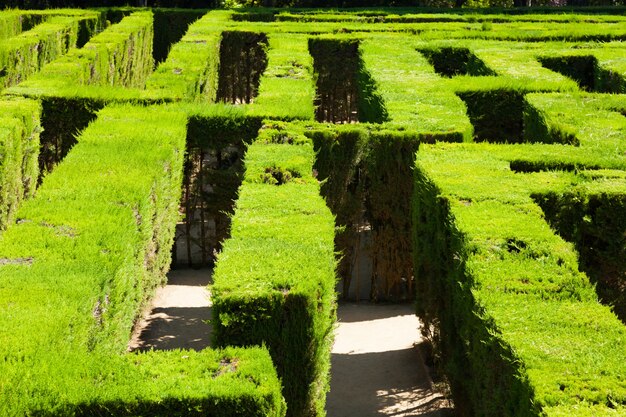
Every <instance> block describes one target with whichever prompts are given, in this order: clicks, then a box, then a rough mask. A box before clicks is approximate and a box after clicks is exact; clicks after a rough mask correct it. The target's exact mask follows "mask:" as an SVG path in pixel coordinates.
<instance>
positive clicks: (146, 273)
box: [0, 106, 285, 417]
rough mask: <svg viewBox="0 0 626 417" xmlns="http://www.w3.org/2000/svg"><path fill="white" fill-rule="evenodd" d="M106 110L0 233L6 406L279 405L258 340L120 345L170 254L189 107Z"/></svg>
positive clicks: (117, 409) (76, 411) (275, 410)
mask: <svg viewBox="0 0 626 417" xmlns="http://www.w3.org/2000/svg"><path fill="white" fill-rule="evenodd" d="M98 116H99V117H98V120H97V121H96V122H94V123H92V124H91V125H90V126H89V128H88V129H86V130H85V132H84V133H83V134H82V135H81V138H80V140H79V143H78V145H77V146H76V147H75V148H74V149H73V150H72V152H71V153H70V154H69V155H68V157H67V158H66V159H65V160H64V162H63V163H62V164H61V165H59V167H57V169H56V170H55V171H54V172H53V173H52V174H50V175H49V176H47V177H46V178H45V180H44V183H43V185H42V187H41V188H40V189H39V190H38V194H37V197H36V198H34V199H31V200H29V201H28V202H26V203H25V204H24V205H23V207H22V208H21V209H20V211H19V212H18V215H17V218H18V221H17V224H15V225H13V226H11V227H9V228H8V229H7V231H6V232H4V234H3V236H2V239H1V240H0V259H1V260H2V262H0V311H1V312H2V314H0V323H1V327H2V328H3V329H7V331H6V332H3V333H2V335H1V336H2V343H0V355H1V357H2V358H3V360H2V361H1V362H2V365H0V366H1V368H2V377H1V378H0V387H1V389H0V395H1V396H2V400H1V401H0V413H1V414H3V415H8V416H13V415H15V416H17V415H29V414H43V415H99V416H105V415H106V416H110V415H116V416H120V415H129V416H130V415H151V416H171V415H173V413H176V414H178V413H185V415H206V414H210V415H216V416H233V415H241V416H244V415H245V416H249V415H255V416H276V417H280V416H282V415H284V412H285V406H284V400H283V399H282V397H281V395H280V391H279V390H280V384H279V381H278V379H277V377H276V373H275V370H274V369H273V366H272V365H271V361H270V358H269V355H268V354H267V352H266V351H265V350H263V349H260V348H259V349H247V350H243V349H225V350H222V351H211V350H206V351H203V352H200V353H194V352H182V351H172V352H168V353H148V354H138V355H135V354H125V352H126V350H127V343H128V339H129V335H130V331H131V328H132V326H133V324H134V321H135V319H136V318H137V317H138V315H139V314H140V312H141V307H142V306H143V305H144V303H145V302H146V301H147V299H148V298H149V297H150V295H151V293H152V291H153V290H154V288H155V287H156V286H157V285H159V284H160V283H162V282H163V280H164V278H165V272H166V270H167V268H168V266H169V260H170V256H171V255H170V250H169V249H170V247H171V244H172V239H173V231H174V225H175V223H176V221H177V213H178V202H179V198H180V192H181V191H180V190H181V182H182V163H183V155H184V151H185V137H186V128H185V126H186V123H187V117H186V115H185V114H184V113H183V112H180V111H179V110H174V109H172V110H167V109H163V108H154V107H153V108H140V107H132V106H120V107H115V108H107V109H104V110H102V111H100V112H99V114H98Z"/></svg>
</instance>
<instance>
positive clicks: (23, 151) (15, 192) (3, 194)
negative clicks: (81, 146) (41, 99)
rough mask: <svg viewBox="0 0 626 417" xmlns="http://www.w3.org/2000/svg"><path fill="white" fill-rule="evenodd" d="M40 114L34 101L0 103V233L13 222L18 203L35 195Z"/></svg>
mask: <svg viewBox="0 0 626 417" xmlns="http://www.w3.org/2000/svg"><path fill="white" fill-rule="evenodd" d="M40 114H41V107H40V105H39V104H38V103H37V102H35V101H31V100H25V99H13V100H4V101H0V115H2V123H1V124H0V125H1V126H2V127H1V132H2V133H1V134H2V140H1V150H0V155H1V156H2V160H1V161H0V184H1V185H0V229H5V228H6V227H7V225H8V224H10V223H11V222H12V221H13V219H14V216H15V211H16V210H17V207H18V206H19V204H20V203H21V201H22V200H23V199H25V198H28V197H31V196H32V195H33V194H34V192H35V188H36V186H37V177H38V174H39V167H38V164H37V157H38V154H39V133H40V131H41V125H40V120H39V117H40Z"/></svg>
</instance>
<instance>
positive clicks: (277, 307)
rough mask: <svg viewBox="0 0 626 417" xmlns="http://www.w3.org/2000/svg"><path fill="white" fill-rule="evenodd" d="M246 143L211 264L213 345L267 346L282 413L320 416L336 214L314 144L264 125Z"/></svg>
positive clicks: (329, 337)
mask: <svg viewBox="0 0 626 417" xmlns="http://www.w3.org/2000/svg"><path fill="white" fill-rule="evenodd" d="M261 132H262V135H261V137H260V138H259V139H258V140H257V142H255V143H254V144H252V145H251V146H250V147H249V148H248V152H247V154H246V158H245V166H246V174H245V177H244V183H243V184H242V186H241V188H240V189H239V198H238V200H237V204H236V209H235V215H234V217H233V219H232V226H231V238H230V239H228V240H227V241H225V242H224V246H223V251H222V252H221V254H220V255H219V256H218V261H217V265H216V268H215V272H214V285H213V287H212V295H213V315H214V316H213V317H214V318H213V325H214V337H215V342H216V343H217V345H218V346H228V345H234V346H249V345H260V344H264V345H266V346H267V347H268V348H269V351H270V354H271V355H272V359H273V361H274V364H275V366H276V369H277V371H278V375H279V377H280V378H281V380H282V382H283V395H284V396H285V399H286V401H287V407H288V408H287V414H288V415H289V416H323V415H324V414H325V411H324V404H325V400H326V392H327V390H328V372H329V367H330V348H331V342H332V329H333V325H334V322H335V293H334V286H335V272H334V267H335V260H334V247H333V234H334V222H333V217H332V215H331V213H330V211H329V210H328V208H327V207H326V205H325V204H324V200H323V199H322V198H321V197H320V196H319V185H318V183H317V180H316V179H315V178H314V177H313V176H312V168H313V167H312V165H313V158H314V153H313V147H312V145H311V143H310V141H307V140H306V139H304V141H303V142H304V143H302V144H301V145H288V144H282V143H278V144H277V143H273V142H275V141H274V138H277V137H283V136H284V135H290V136H294V137H300V138H302V136H301V135H299V134H298V133H297V132H291V131H289V130H287V131H286V132H278V131H276V130H275V129H272V128H266V129H262V130H261Z"/></svg>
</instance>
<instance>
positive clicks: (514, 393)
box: [413, 144, 626, 416]
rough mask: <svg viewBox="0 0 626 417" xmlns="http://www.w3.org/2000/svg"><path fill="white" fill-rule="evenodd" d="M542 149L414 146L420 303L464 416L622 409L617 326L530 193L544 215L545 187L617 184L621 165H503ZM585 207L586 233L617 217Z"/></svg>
mask: <svg viewBox="0 0 626 417" xmlns="http://www.w3.org/2000/svg"><path fill="white" fill-rule="evenodd" d="M549 147H552V148H555V147H556V150H557V151H559V149H560V147H561V146H560V145H525V146H524V147H520V146H512V145H499V146H494V145H477V144H474V145H465V146H460V145H457V146H452V145H436V146H435V145H433V146H428V145H424V146H422V147H421V148H420V151H419V153H418V156H417V166H416V174H415V181H416V183H415V187H416V190H417V193H416V198H415V206H414V214H413V220H414V224H415V230H414V239H415V252H414V258H415V268H416V279H417V283H418V284H417V285H418V313H419V315H420V316H421V317H422V318H423V320H424V322H425V324H426V326H427V329H429V330H430V331H431V334H430V336H431V337H432V338H433V340H434V341H435V343H436V345H437V347H438V348H439V350H440V352H441V354H442V362H443V366H444V368H445V370H446V372H447V374H448V376H449V378H450V382H451V386H452V389H453V392H454V394H455V400H456V401H455V402H456V406H457V409H461V410H464V413H467V415H484V416H526V415H528V416H538V415H548V416H565V415H569V416H592V415H593V416H600V415H613V413H617V414H619V413H621V412H624V410H625V409H626V407H625V405H626V386H624V384H623V379H622V377H621V375H622V374H623V372H624V363H625V362H624V357H623V354H622V349H620V348H619V346H623V344H624V342H626V329H625V328H624V325H623V324H622V323H620V322H619V321H618V319H617V318H616V317H615V315H614V314H613V313H612V312H611V310H610V308H609V307H605V306H602V305H600V304H599V303H598V302H597V296H596V293H595V291H594V287H593V286H592V285H591V284H590V282H589V280H588V278H587V277H586V276H585V275H584V274H582V273H580V272H578V269H579V264H578V261H577V253H576V251H575V250H574V246H573V245H572V244H570V243H566V242H565V241H563V240H562V239H561V238H560V237H559V236H557V235H556V234H555V232H554V231H553V230H551V229H550V226H549V225H548V223H547V222H546V220H545V219H544V214H543V212H542V210H541V208H540V207H539V206H538V205H537V204H536V203H535V200H534V199H539V200H542V199H543V200H545V201H546V202H547V203H546V204H544V205H545V206H547V207H548V208H549V210H547V213H549V214H548V217H555V216H554V215H555V214H556V215H557V218H558V215H559V213H555V211H556V212H558V208H559V207H562V206H561V205H560V204H558V203H557V204H552V205H551V204H550V202H552V203H554V202H553V201H552V198H551V197H549V196H554V195H557V196H563V197H559V198H563V200H562V201H559V203H564V202H565V201H567V200H568V197H567V195H570V193H572V192H577V190H580V189H581V187H591V188H593V189H595V191H596V193H598V194H604V193H605V192H607V191H608V190H612V192H618V193H622V192H623V183H622V184H619V182H623V180H622V177H623V175H622V177H613V178H612V176H613V175H614V174H610V173H603V172H602V171H596V172H588V173H581V174H576V173H573V172H572V173H569V172H555V171H545V172H531V173H527V174H524V173H522V172H519V171H518V172H513V171H512V170H511V169H510V166H511V164H512V162H511V161H512V160H513V158H514V157H516V156H517V157H518V158H519V157H520V155H526V154H532V153H534V152H539V153H540V154H541V153H545V152H546V151H547V152H549V149H548V148H549ZM596 163H597V164H602V160H597V162H596ZM594 176H596V177H594ZM573 184H574V187H572V185H573ZM576 184H580V186H578V187H576ZM568 190H569V191H568ZM564 193H565V194H564ZM541 196H548V197H541ZM590 198H592V197H590ZM606 198H607V199H609V200H610V197H609V195H607V197H606ZM620 199H621V197H620ZM617 201H619V200H617ZM550 208H551V209H550ZM613 208H615V207H613ZM554 209H556V210H554ZM602 210H609V211H610V210H611V205H610V204H608V203H607V204H605V205H604V206H603V209H602ZM564 213H565V212H563V213H560V214H564ZM570 214H571V213H570ZM576 214H578V213H576ZM597 216H599V217H597ZM592 217H593V219H592V220H589V221H590V222H591V224H592V225H590V228H589V229H588V230H594V231H595V232H596V233H599V231H600V228H601V227H607V226H616V225H618V224H613V225H610V224H609V223H607V222H606V216H605V215H603V214H601V210H600V211H597V212H596V213H595V215H594V216H592ZM620 218H621V217H620ZM567 220H573V218H568V219H567ZM578 221H579V220H576V221H574V222H572V223H570V224H569V226H573V227H576V224H577V222H578ZM617 222H618V223H619V220H618V221H617ZM555 223H557V224H558V219H557V221H556V222H555ZM621 227H623V225H622V226H621ZM607 232H608V230H607ZM622 243H623V242H622ZM614 245H617V246H619V245H620V242H614ZM622 249H623V247H622ZM597 255H599V256H600V257H601V256H602V255H606V253H599V254H597ZM596 259H598V258H596ZM603 260H606V259H603ZM607 266H610V264H607Z"/></svg>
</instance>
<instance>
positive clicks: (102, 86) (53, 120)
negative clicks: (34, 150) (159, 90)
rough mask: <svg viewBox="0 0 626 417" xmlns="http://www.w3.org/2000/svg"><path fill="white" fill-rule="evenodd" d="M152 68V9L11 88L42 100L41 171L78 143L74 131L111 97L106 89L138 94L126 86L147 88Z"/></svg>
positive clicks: (50, 167) (133, 15)
mask: <svg viewBox="0 0 626 417" xmlns="http://www.w3.org/2000/svg"><path fill="white" fill-rule="evenodd" d="M152 66H153V58H152V13H151V12H136V13H133V14H132V15H130V16H127V17H125V18H124V19H123V20H122V21H121V22H120V23H118V24H115V25H112V26H110V27H109V28H107V29H106V30H105V31H103V32H101V33H99V34H98V35H96V36H94V37H93V38H91V39H90V41H89V42H88V43H87V44H85V46H84V47H83V48H80V49H72V50H70V51H69V52H68V53H67V54H65V55H64V56H62V57H60V58H58V59H56V60H55V61H54V62H51V63H50V64H48V65H46V67H45V68H44V69H43V70H42V71H40V72H39V73H37V74H35V75H33V76H31V77H29V79H28V80H26V81H24V82H22V83H20V84H19V85H17V86H14V87H11V88H8V89H6V90H5V92H7V93H8V94H11V95H20V96H26V97H30V98H35V99H41V101H42V106H43V114H42V124H43V128H44V132H43V134H42V136H41V141H42V152H41V156H40V169H41V170H42V172H47V171H50V170H51V169H52V168H53V167H54V166H55V165H56V164H57V163H58V162H59V161H60V160H61V159H62V158H63V157H64V156H65V155H66V154H67V152H68V150H69V149H70V148H71V147H72V146H73V145H74V144H75V143H76V139H75V137H74V135H75V133H77V132H78V131H80V130H82V129H83V128H85V127H86V126H87V124H88V123H89V122H90V121H91V120H93V118H94V117H95V111H97V110H99V109H101V108H102V107H103V106H104V105H105V103H106V100H100V99H98V97H100V96H101V94H102V91H105V92H106V95H107V96H113V97H115V96H116V95H120V94H121V95H122V96H124V97H126V98H129V97H131V96H134V97H137V94H136V91H137V90H132V91H135V93H130V94H127V93H125V91H126V90H127V88H126V87H133V86H134V87H141V86H143V85H144V84H145V79H146V77H147V76H148V74H150V73H151V72H152ZM112 86H117V87H124V88H110V87H112ZM90 89H93V90H90ZM85 90H87V91H88V93H85ZM79 92H80V93H79ZM94 93H95V94H94ZM94 96H95V97H96V98H95V99H94V98H92V97H94Z"/></svg>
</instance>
